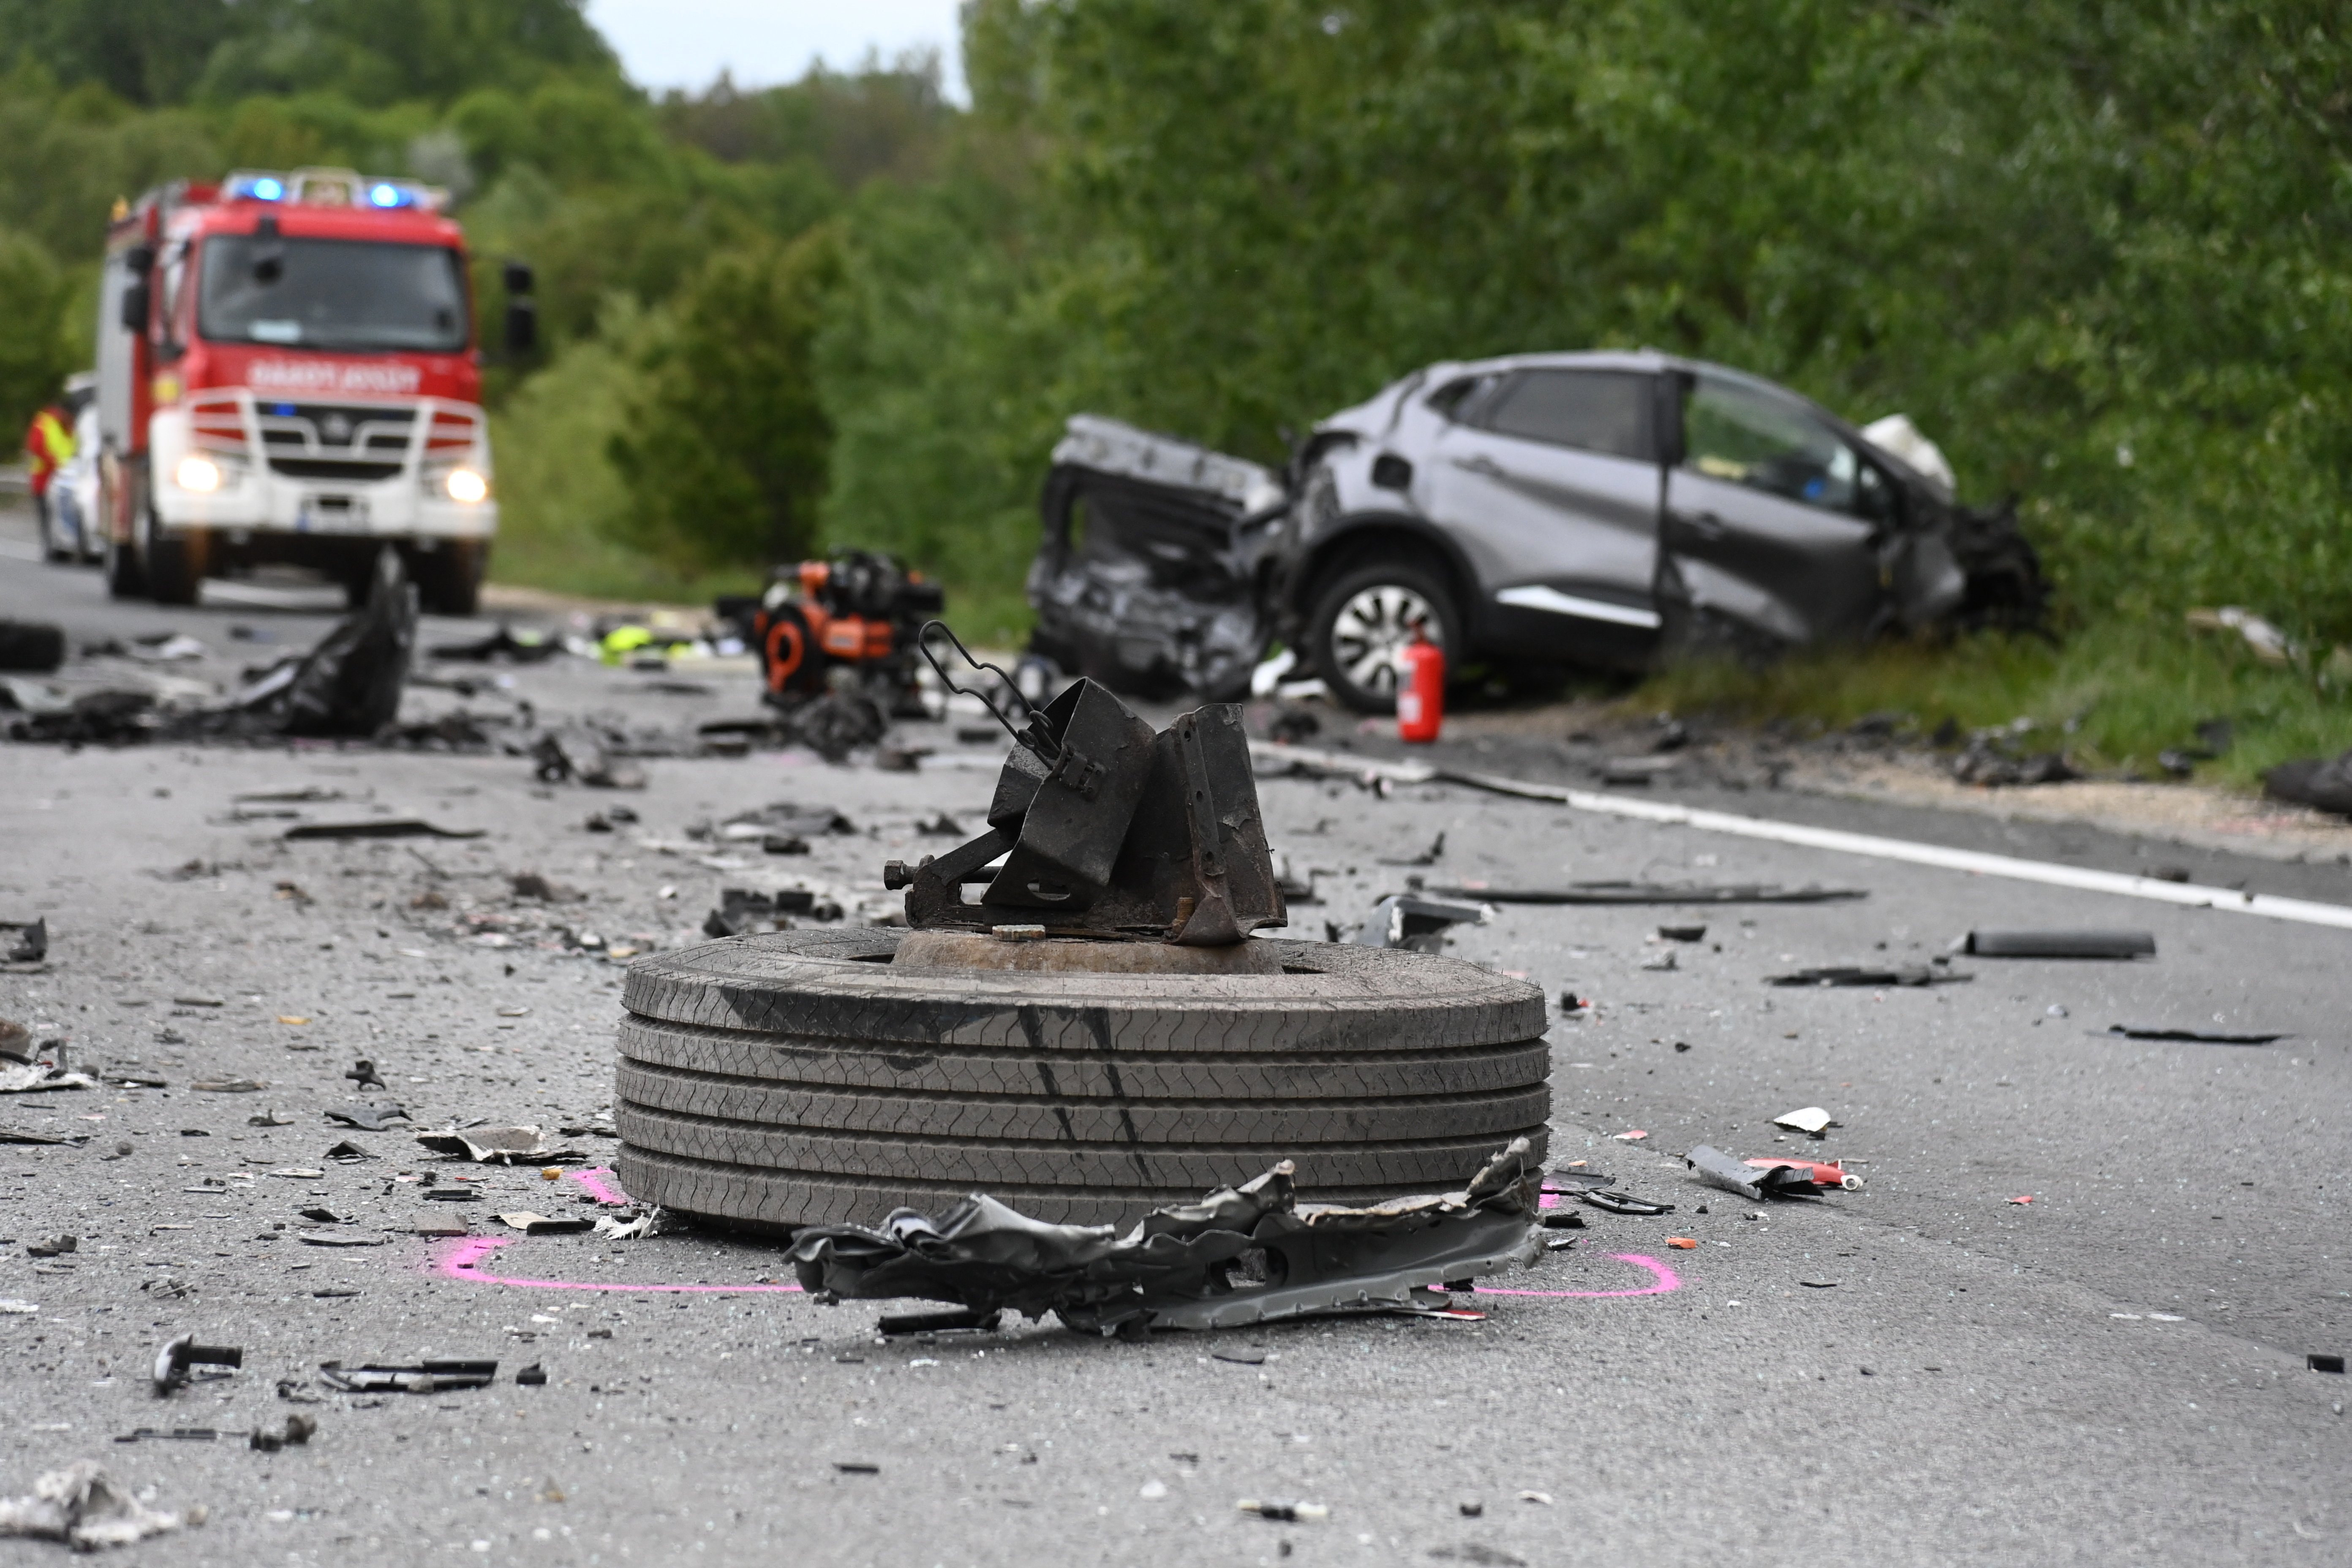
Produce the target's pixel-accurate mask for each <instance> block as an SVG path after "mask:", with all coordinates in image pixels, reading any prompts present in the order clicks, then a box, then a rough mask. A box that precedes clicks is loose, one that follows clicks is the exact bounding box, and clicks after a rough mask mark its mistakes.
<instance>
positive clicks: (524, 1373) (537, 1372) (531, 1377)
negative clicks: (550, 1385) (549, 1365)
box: [515, 1362, 547, 1388]
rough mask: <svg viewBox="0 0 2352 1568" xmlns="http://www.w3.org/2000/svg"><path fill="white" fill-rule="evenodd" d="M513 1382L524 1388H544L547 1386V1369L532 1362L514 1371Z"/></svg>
mask: <svg viewBox="0 0 2352 1568" xmlns="http://www.w3.org/2000/svg"><path fill="white" fill-rule="evenodd" d="M515 1382H516V1383H517V1384H520V1386H522V1387H524V1388H544V1387H546V1386H547V1369H546V1368H545V1367H543V1366H541V1365H540V1364H539V1363H537V1362H533V1363H530V1365H529V1366H527V1367H524V1368H522V1369H521V1370H520V1371H518V1372H517V1373H515Z"/></svg>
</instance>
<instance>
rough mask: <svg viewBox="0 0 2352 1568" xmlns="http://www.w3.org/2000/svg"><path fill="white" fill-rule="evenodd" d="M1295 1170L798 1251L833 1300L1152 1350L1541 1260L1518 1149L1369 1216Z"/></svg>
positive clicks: (1530, 1177)
mask: <svg viewBox="0 0 2352 1568" xmlns="http://www.w3.org/2000/svg"><path fill="white" fill-rule="evenodd" d="M1293 1174H1294V1171H1293V1167H1292V1165H1291V1163H1290V1162H1289V1161H1287V1160H1286V1161H1283V1162H1282V1163H1279V1164H1277V1165H1276V1166H1275V1167H1274V1169H1272V1170H1270V1171H1268V1172H1266V1173H1265V1174H1264V1175H1261V1176H1258V1177H1256V1178H1255V1179H1254V1180H1252V1181H1250V1182H1248V1183H1246V1184H1244V1185H1242V1186H1240V1187H1237V1188H1236V1187H1223V1188H1220V1189H1218V1190H1217V1191H1215V1192H1213V1193H1211V1194H1208V1195H1207V1196H1206V1197H1204V1198H1203V1199H1202V1201H1201V1202H1199V1203H1197V1204H1185V1205H1172V1206H1170V1207H1167V1208H1160V1209H1155V1210H1153V1211H1152V1212H1151V1213H1150V1215H1146V1216H1145V1217H1144V1218H1143V1219H1142V1220H1141V1221H1140V1222H1139V1223H1138V1224H1137V1225H1136V1226H1135V1227H1134V1229H1132V1230H1131V1231H1129V1232H1128V1233H1127V1234H1126V1235H1124V1236H1121V1235H1119V1234H1118V1231H1117V1229H1116V1228H1115V1227H1113V1226H1072V1225H1048V1224H1045V1223H1044V1222H1042V1221H1039V1220H1034V1219H1031V1218H1029V1217H1028V1216H1027V1215H1023V1214H1021V1213H1019V1212H1018V1211H1016V1210H1014V1209H1013V1208H1010V1207H1008V1206H1007V1205H1004V1204H1002V1203H999V1202H998V1201H997V1200H995V1199H994V1198H992V1197H989V1196H988V1195H986V1194H980V1193H975V1194H971V1196H969V1197H967V1198H965V1199H963V1200H962V1201H961V1202H960V1203H958V1204H957V1205H955V1206H954V1207H953V1208H951V1209H950V1210H948V1211H947V1213H946V1214H944V1215H941V1216H940V1218H939V1219H937V1220H934V1219H932V1218H931V1217H930V1216H929V1215H922V1214H919V1213H917V1212H915V1211H914V1210H912V1209H898V1210H896V1211H894V1212H893V1213H892V1214H891V1215H890V1217H889V1218H888V1219H887V1220H886V1221H885V1222H884V1223H883V1225H882V1226H881V1227H880V1228H878V1229H867V1228H866V1227H865V1226H842V1225H835V1226H808V1227H806V1228H804V1229H803V1230H801V1231H799V1232H798V1233H797V1234H796V1235H795V1236H794V1237H793V1243H792V1247H791V1256H792V1258H793V1263H794V1265H795V1266H796V1268H798V1270H799V1275H800V1282H801V1285H802V1288H803V1289H807V1290H810V1291H814V1292H821V1293H822V1299H825V1300H841V1299H845V1298H848V1299H861V1300H887V1299H889V1298H893V1297H917V1298H920V1299H923V1300H939V1301H953V1302H957V1303H959V1304H960V1305H962V1306H964V1307H967V1308H970V1309H971V1310H975V1311H991V1310H998V1309H1003V1308H1009V1309H1011V1310H1014V1311H1017V1312H1020V1313H1022V1314H1024V1316H1029V1317H1039V1316H1042V1315H1044V1314H1045V1313H1046V1312H1048V1311H1051V1312H1053V1313H1055V1314H1056V1315H1057V1316H1059V1317H1060V1318H1061V1320H1062V1321H1064V1322H1066V1323H1067V1324H1069V1325H1070V1326H1071V1327H1072V1328H1075V1329H1078V1330H1081V1331H1098V1332H1101V1333H1105V1334H1109V1333H1114V1332H1116V1333H1118V1334H1120V1335H1122V1336H1124V1337H1129V1338H1133V1337H1138V1336H1139V1335H1140V1334H1142V1333H1146V1332H1148V1331H1150V1330H1153V1329H1213V1328H1224V1327H1231V1326H1234V1325H1235V1324H1240V1323H1252V1322H1262V1321H1270V1320H1273V1319H1278V1318H1291V1317H1299V1316H1305V1315H1308V1314H1313V1313H1318V1312H1330V1311H1343V1312H1344V1311H1366V1310H1373V1311H1378V1310H1396V1309H1400V1308H1403V1309H1411V1308H1414V1307H1416V1306H1419V1305H1420V1304H1421V1302H1422V1301H1424V1300H1426V1297H1425V1295H1423V1296H1421V1297H1419V1298H1418V1299H1417V1298H1416V1293H1417V1292H1421V1291H1422V1290H1423V1287H1426V1286H1430V1285H1435V1284H1440V1283H1442V1282H1444V1281H1446V1280H1452V1279H1468V1278H1473V1277H1475V1276H1477V1275H1480V1274H1486V1273H1491V1272H1493V1271H1495V1270H1496V1269H1498V1268H1503V1267H1505V1266H1506V1265H1508V1264H1512V1263H1517V1264H1521V1265H1526V1264H1530V1263H1533V1262H1534V1261H1535V1260H1536V1259H1537V1258H1538V1257H1540V1256H1541V1243H1540V1241H1539V1239H1538V1230H1537V1226H1536V1218H1535V1216H1536V1213H1537V1204H1538V1186H1539V1184H1540V1181H1541V1172H1540V1171H1539V1170H1538V1169H1537V1167H1536V1166H1535V1164H1534V1163H1533V1162H1532V1161H1531V1160H1530V1158H1529V1150H1528V1142H1527V1141H1526V1140H1525V1139H1515V1140H1513V1141H1512V1142H1511V1144H1510V1146H1509V1147H1508V1148H1507V1149H1505V1150H1503V1151H1502V1152H1500V1153H1497V1154H1496V1156H1495V1157H1494V1158H1493V1159H1492V1160H1491V1161H1489V1162H1488V1163H1487V1164H1486V1166H1485V1168H1483V1169H1482V1170H1480V1171H1479V1172H1478V1173H1477V1174H1476V1175H1475V1177H1473V1178H1472V1180H1471V1182H1470V1184H1469V1185H1468V1186H1467V1187H1466V1188H1465V1189H1464V1190H1463V1191H1461V1192H1455V1193H1444V1194H1428V1195H1424V1196H1419V1197H1408V1198H1396V1199H1392V1200H1391V1201H1389V1202H1387V1203H1383V1204H1378V1205H1368V1206H1365V1207H1361V1208H1356V1207H1349V1206H1345V1205H1331V1204H1300V1203H1298V1202H1297V1194H1296V1190H1295V1185H1294V1183H1293V1180H1292V1178H1293Z"/></svg>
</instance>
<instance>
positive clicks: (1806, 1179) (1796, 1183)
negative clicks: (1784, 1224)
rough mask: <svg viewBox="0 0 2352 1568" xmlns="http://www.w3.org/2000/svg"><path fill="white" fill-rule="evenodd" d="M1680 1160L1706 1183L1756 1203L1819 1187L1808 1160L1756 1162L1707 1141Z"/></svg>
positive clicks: (1806, 1193) (1813, 1191)
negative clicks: (1734, 1154) (1725, 1150)
mask: <svg viewBox="0 0 2352 1568" xmlns="http://www.w3.org/2000/svg"><path fill="white" fill-rule="evenodd" d="M1683 1160H1684V1163H1686V1164H1688V1165H1689V1166H1690V1168H1691V1169H1692V1170H1694V1171H1696V1172H1697V1173H1698V1177H1699V1180H1701V1181H1703V1182H1705V1183H1706V1184H1707V1185H1709V1186H1711V1187H1721V1188H1722V1189H1723V1190H1724V1191H1725V1192H1727V1193H1738V1194H1739V1195H1740V1196H1741V1197H1743V1198H1748V1199H1752V1200H1753V1201H1755V1202H1757V1203H1759V1204H1760V1203H1762V1202H1763V1201H1764V1200H1765V1199H1766V1198H1768V1197H1773V1198H1787V1197H1805V1198H1810V1197H1814V1196H1817V1195H1819V1194H1820V1192H1821V1190H1822V1189H1821V1184H1819V1183H1818V1182H1817V1181H1816V1180H1815V1179H1814V1178H1815V1175H1816V1171H1815V1168H1814V1166H1813V1165H1812V1163H1811V1162H1806V1163H1801V1164H1800V1163H1786V1164H1784V1163H1779V1162H1777V1161H1767V1162H1763V1163H1760V1165H1759V1164H1757V1163H1743V1162H1742V1161H1740V1160H1738V1159H1737V1158H1735V1157H1734V1156H1732V1155H1729V1154H1727V1153H1725V1152H1723V1151H1722V1150H1720V1149H1717V1148H1716V1147H1715V1146H1714V1145H1713V1144H1710V1143H1702V1144H1700V1145H1699V1146H1698V1147H1697V1148H1696V1149H1694V1150H1692V1151H1691V1152H1689V1153H1688V1154H1685V1155H1684V1156H1683Z"/></svg>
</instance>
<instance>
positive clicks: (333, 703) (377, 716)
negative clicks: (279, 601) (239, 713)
mask: <svg viewBox="0 0 2352 1568" xmlns="http://www.w3.org/2000/svg"><path fill="white" fill-rule="evenodd" d="M415 647H416V589H415V586H414V585H413V584H411V583H410V582H409V581H408V573H407V570H406V568H404V566H403V565H402V564H401V561H400V553H399V552H397V551H395V550H394V549H392V548H391V547H390V546H386V547H385V548H384V549H383V551H381V552H378V553H377V556H376V563H375V572H374V574H373V576H372V577H371V578H370V579H369V584H368V597H367V603H366V605H363V606H362V608H361V609H359V610H358V611H356V612H355V613H353V614H352V615H350V616H345V617H344V618H343V619H342V620H341V622H339V623H338V624H337V625H336V626H335V628H334V629H333V630H332V631H331V632H329V633H328V634H327V635H326V636H325V637H323V638H321V639H320V642H319V645H318V646H317V647H314V648H312V649H311V650H310V652H309V653H307V654H305V655H303V656H302V658H300V659H299V660H289V661H287V662H285V663H281V664H280V665H278V667H277V668H276V669H274V670H272V671H271V672H270V673H269V674H267V675H264V676H263V677H262V678H261V679H259V680H257V681H255V682H254V683H253V684H252V685H250V686H248V687H247V689H245V690H244V691H243V692H241V693H240V694H239V695H238V696H237V698H236V707H238V708H240V709H244V710H247V711H248V712H268V713H269V714H270V715H272V717H274V719H275V721H276V723H275V725H274V727H275V728H277V729H279V730H282V731H284V732H286V733H287V734H289V735H354V736H371V735H373V734H374V733H375V732H376V731H379V730H382V729H383V728H384V726H386V725H388V724H390V723H391V722H392V721H393V720H394V718H396V717H397V716H398V715H399V712H400V692H401V687H402V685H403V684H404V682H405V681H406V680H407V679H408V666H409V661H410V658H411V656H412V655H413V654H414V652H415Z"/></svg>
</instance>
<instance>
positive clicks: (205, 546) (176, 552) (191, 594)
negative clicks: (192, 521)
mask: <svg viewBox="0 0 2352 1568" xmlns="http://www.w3.org/2000/svg"><path fill="white" fill-rule="evenodd" d="M140 532H141V533H142V534H143V535H145V543H144V547H143V548H142V550H141V551H140V554H141V556H142V561H141V563H140V564H141V565H142V568H143V569H144V571H145V574H146V578H147V595H148V597H150V598H152V599H153V600H154V601H155V602H156V603H157V604H159V605H193V604H194V603H195V602H196V595H198V593H199V592H201V591H202V589H203V587H204V581H205V556H206V555H207V554H208V553H209V552H210V547H211V544H212V540H211V537H210V535H209V534H207V533H206V532H205V530H203V529H201V528H192V529H188V530H186V531H184V532H180V533H167V532H165V531H163V528H161V527H160V526H158V524H157V523H156V521H155V515H154V513H152V512H150V513H148V514H147V518H146V521H145V522H144V523H143V524H142V527H141V529H140Z"/></svg>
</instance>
